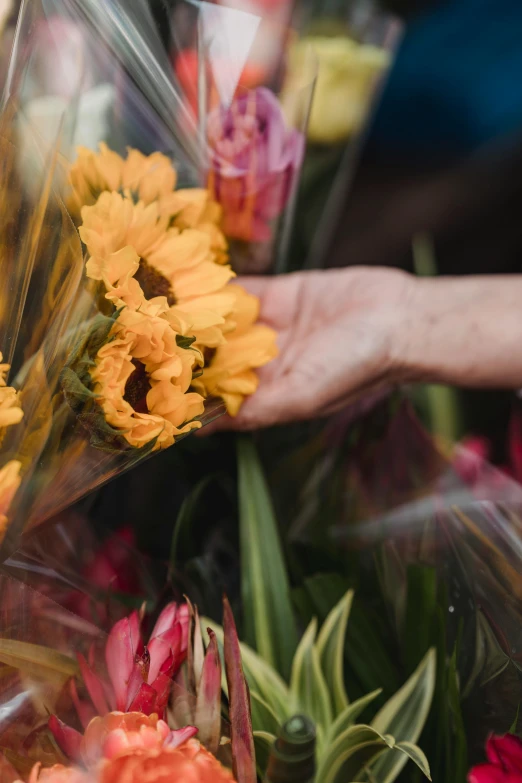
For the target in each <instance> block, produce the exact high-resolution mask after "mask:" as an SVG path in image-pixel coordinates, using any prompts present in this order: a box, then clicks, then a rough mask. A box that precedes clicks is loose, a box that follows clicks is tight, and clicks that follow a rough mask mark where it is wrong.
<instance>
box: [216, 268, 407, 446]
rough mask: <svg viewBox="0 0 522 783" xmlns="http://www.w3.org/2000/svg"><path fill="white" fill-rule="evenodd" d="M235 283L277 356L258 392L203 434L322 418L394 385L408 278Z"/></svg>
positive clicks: (297, 277) (372, 275) (378, 273)
mask: <svg viewBox="0 0 522 783" xmlns="http://www.w3.org/2000/svg"><path fill="white" fill-rule="evenodd" d="M238 282H240V283H241V285H242V286H244V287H245V288H246V289H247V290H249V291H250V292H251V293H253V294H255V295H256V296H258V297H259V299H260V302H261V312H260V320H261V321H262V322H263V323H266V324H267V325H268V326H271V327H272V328H273V329H275V330H276V331H277V333H278V345H279V351H280V353H279V356H278V357H277V359H275V360H274V361H272V362H271V363H270V364H269V365H267V366H266V367H264V368H262V369H261V370H259V376H260V385H259V389H258V390H257V392H256V393H255V394H254V395H253V396H252V397H250V398H249V399H247V400H246V402H245V403H244V405H243V407H242V408H241V411H240V413H239V415H238V416H237V417H236V418H234V419H232V418H230V417H228V416H224V417H222V418H221V419H218V420H217V421H216V422H215V423H214V424H212V425H210V427H208V428H207V427H206V428H205V432H208V433H210V432H213V431H214V430H216V429H240V430H249V429H257V428H260V427H267V426H271V425H274V424H284V423H287V422H292V421H297V420H303V419H309V418H314V417H317V416H326V415H328V414H331V413H334V412H335V411H336V410H339V409H341V408H343V407H345V406H346V405H348V404H349V403H351V402H354V401H356V400H358V399H359V398H360V397H361V395H368V394H371V393H374V392H375V391H376V390H381V391H382V389H386V388H389V386H391V385H392V384H393V383H394V382H395V380H396V373H398V372H399V369H400V355H401V353H400V350H399V349H398V344H397V343H398V340H399V338H400V337H401V335H402V330H401V329H400V328H399V325H400V322H401V315H402V314H403V313H404V312H405V307H406V304H407V302H408V300H409V298H410V296H411V292H412V287H413V285H414V278H412V277H411V276H409V275H407V274H405V273H403V272H400V271H398V270H394V269H385V268H364V267H352V268H350V269H342V270H327V271H318V272H301V273H296V274H291V275H281V276H278V277H252V278H242V279H240V280H239V281H238Z"/></svg>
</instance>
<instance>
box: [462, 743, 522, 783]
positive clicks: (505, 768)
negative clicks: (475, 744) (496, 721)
mask: <svg viewBox="0 0 522 783" xmlns="http://www.w3.org/2000/svg"><path fill="white" fill-rule="evenodd" d="M486 756H487V759H488V760H487V763H485V764H479V765H478V766H477V767H473V769H472V770H471V771H470V773H469V775H468V783H522V741H521V740H520V739H519V738H518V737H515V736H514V735H513V734H506V735H505V736H504V737H494V736H491V737H490V738H489V739H488V741H487V744H486Z"/></svg>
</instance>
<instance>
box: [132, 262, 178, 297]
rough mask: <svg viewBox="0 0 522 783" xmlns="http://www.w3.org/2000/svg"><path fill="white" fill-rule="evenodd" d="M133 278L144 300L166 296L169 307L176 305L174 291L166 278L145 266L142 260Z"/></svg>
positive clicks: (152, 268)
mask: <svg viewBox="0 0 522 783" xmlns="http://www.w3.org/2000/svg"><path fill="white" fill-rule="evenodd" d="M135 277H136V280H137V281H138V283H139V284H140V286H141V290H142V291H143V293H144V294H145V298H146V299H153V298H154V297H155V296H166V297H167V302H168V304H169V307H172V305H175V304H176V297H175V296H174V291H173V290H172V288H171V286H170V283H169V281H168V280H167V278H166V277H163V275H162V274H161V272H158V270H157V269H154V267H153V266H151V265H150V264H147V262H146V261H144V260H143V259H141V261H140V266H139V269H138V271H137V272H136V275H135Z"/></svg>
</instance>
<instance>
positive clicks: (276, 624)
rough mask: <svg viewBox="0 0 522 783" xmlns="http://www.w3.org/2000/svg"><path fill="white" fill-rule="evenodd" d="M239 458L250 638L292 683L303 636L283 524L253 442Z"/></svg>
mask: <svg viewBox="0 0 522 783" xmlns="http://www.w3.org/2000/svg"><path fill="white" fill-rule="evenodd" d="M237 456H238V473H239V479H238V486H239V525H240V540H241V595H242V599H243V610H244V618H245V638H246V641H247V642H248V643H249V644H250V646H251V647H254V648H255V649H256V650H257V651H258V653H259V655H260V656H261V657H262V658H264V660H265V661H266V662H267V663H269V664H270V665H271V666H273V667H274V668H276V669H277V671H278V672H280V673H281V675H282V676H283V677H285V678H286V677H288V675H289V673H290V669H291V666H292V658H293V655H294V652H295V650H296V647H297V630H296V625H295V617H294V613H293V609H292V603H291V600H290V584H289V580H288V574H287V570H286V566H285V562H284V558H283V553H282V548H281V541H280V537H279V531H278V529H277V521H276V518H275V514H274V510H273V507H272V501H271V498H270V493H269V491H268V487H267V484H266V481H265V478H264V475H263V470H262V467H261V464H260V461H259V457H258V455H257V452H256V449H255V446H254V444H253V443H252V440H251V439H250V438H248V437H245V436H240V437H238V441H237Z"/></svg>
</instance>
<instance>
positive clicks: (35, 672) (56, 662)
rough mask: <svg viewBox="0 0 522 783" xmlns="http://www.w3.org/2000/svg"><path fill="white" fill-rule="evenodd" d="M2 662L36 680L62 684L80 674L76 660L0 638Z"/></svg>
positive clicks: (49, 649) (47, 649)
mask: <svg viewBox="0 0 522 783" xmlns="http://www.w3.org/2000/svg"><path fill="white" fill-rule="evenodd" d="M0 662H1V663H4V664H6V665H7V666H12V667H13V668H14V669H19V670H20V671H21V672H23V674H25V675H27V676H29V677H32V678H34V679H36V680H42V679H43V680H45V681H52V682H53V683H54V684H60V683H63V682H65V681H66V680H68V679H69V678H70V677H74V676H75V675H76V674H77V673H78V664H77V662H76V660H75V659H74V658H69V656H68V655H63V653H60V652H57V651H56V650H52V649H51V648H50V647H42V646H41V645H39V644H30V643H29V642H20V641H17V640H16V639H2V638H0Z"/></svg>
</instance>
